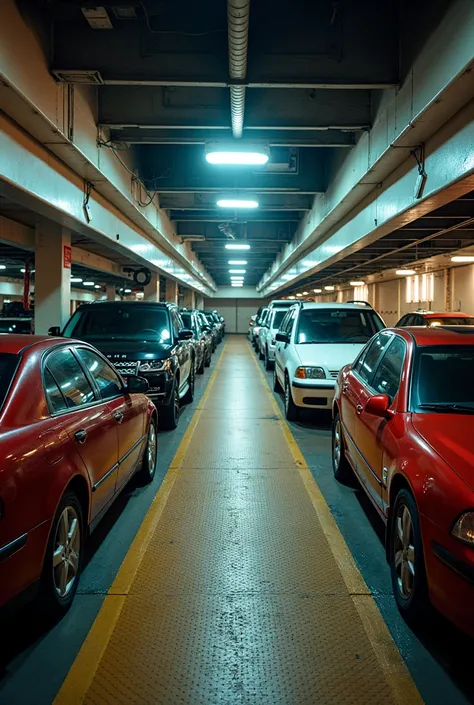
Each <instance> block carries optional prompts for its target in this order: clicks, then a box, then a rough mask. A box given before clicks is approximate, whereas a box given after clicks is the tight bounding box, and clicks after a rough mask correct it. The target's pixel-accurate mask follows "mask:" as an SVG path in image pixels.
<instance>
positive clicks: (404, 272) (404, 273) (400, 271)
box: [395, 269, 416, 277]
mask: <svg viewBox="0 0 474 705" xmlns="http://www.w3.org/2000/svg"><path fill="white" fill-rule="evenodd" d="M395 274H398V275H399V276H400V277H411V276H412V275H413V274H416V271H415V270H414V269H397V271H396V272H395Z"/></svg>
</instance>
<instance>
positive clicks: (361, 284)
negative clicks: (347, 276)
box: [349, 282, 365, 286]
mask: <svg viewBox="0 0 474 705" xmlns="http://www.w3.org/2000/svg"><path fill="white" fill-rule="evenodd" d="M349 284H350V285H351V286H365V282H349Z"/></svg>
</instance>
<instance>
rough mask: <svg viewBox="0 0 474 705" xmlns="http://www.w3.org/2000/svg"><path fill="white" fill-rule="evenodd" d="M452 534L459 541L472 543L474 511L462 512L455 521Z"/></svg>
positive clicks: (473, 539) (473, 537)
mask: <svg viewBox="0 0 474 705" xmlns="http://www.w3.org/2000/svg"><path fill="white" fill-rule="evenodd" d="M452 534H453V536H454V537H455V538H457V539H459V540H460V541H464V543H469V544H471V546H472V545H474V512H466V513H465V514H462V515H461V516H460V517H459V519H458V520H457V522H456V523H455V525H454V528H453V531H452Z"/></svg>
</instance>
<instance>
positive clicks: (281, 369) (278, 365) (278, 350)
mask: <svg viewBox="0 0 474 705" xmlns="http://www.w3.org/2000/svg"><path fill="white" fill-rule="evenodd" d="M292 311H293V309H290V310H289V311H288V313H287V314H286V316H285V318H284V319H283V320H282V322H281V326H280V329H279V331H278V332H279V333H287V332H288V327H289V325H290V323H291V314H292ZM286 347H287V343H283V342H281V341H280V340H277V341H276V347H275V373H276V376H277V377H278V380H279V382H280V384H281V385H284V383H285V349H286Z"/></svg>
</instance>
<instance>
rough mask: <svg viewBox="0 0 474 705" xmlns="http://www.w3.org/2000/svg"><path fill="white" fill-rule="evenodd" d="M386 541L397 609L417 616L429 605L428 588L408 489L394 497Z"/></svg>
mask: <svg viewBox="0 0 474 705" xmlns="http://www.w3.org/2000/svg"><path fill="white" fill-rule="evenodd" d="M389 541H390V543H389V562H390V573H391V577H392V588H393V594H394V596H395V601H396V603H397V606H398V609H399V610H400V612H401V613H402V615H403V616H404V617H405V618H406V619H407V620H411V621H415V620H419V619H420V618H421V617H422V616H423V615H424V614H425V612H426V608H427V606H428V589H427V582H426V569H425V559H424V555H423V542H422V538H421V529H420V521H419V518H418V509H417V506H416V502H415V499H414V497H413V495H412V493H411V492H410V491H409V490H408V489H402V490H400V491H399V493H398V494H397V496H396V498H395V502H394V505H393V511H392V513H391V520H390V526H389ZM399 561H400V562H399Z"/></svg>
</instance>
